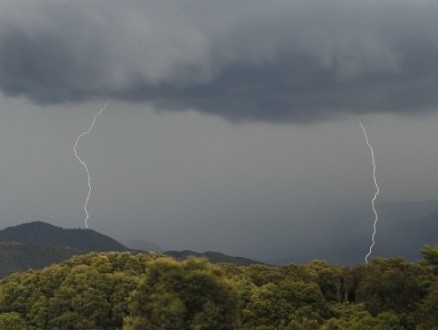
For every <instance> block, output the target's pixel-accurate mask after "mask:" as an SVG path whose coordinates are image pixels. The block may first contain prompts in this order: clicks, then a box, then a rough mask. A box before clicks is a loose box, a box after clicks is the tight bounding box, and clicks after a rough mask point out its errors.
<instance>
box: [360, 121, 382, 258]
mask: <svg viewBox="0 0 438 330" xmlns="http://www.w3.org/2000/svg"><path fill="white" fill-rule="evenodd" d="M359 124H360V127H361V128H362V132H363V135H364V136H365V142H366V144H367V146H368V148H369V149H370V152H371V160H372V162H373V180H374V186H375V187H376V192H375V193H374V196H373V198H372V199H371V208H372V209H373V212H374V223H373V234H372V236H371V245H370V250H369V251H368V253H367V255H366V256H365V263H366V264H368V258H369V256H370V255H371V253H372V252H373V247H374V245H375V244H376V240H375V236H376V231H377V221H378V220H379V215H378V214H377V210H376V205H375V202H376V199H377V196H378V195H379V193H380V188H379V185H378V184H377V179H376V159H375V157H374V150H373V147H372V146H371V144H370V142H369V140H368V134H367V131H366V130H365V127H364V126H363V124H362V122H361V121H359Z"/></svg>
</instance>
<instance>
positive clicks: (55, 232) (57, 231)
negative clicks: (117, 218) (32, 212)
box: [0, 221, 129, 252]
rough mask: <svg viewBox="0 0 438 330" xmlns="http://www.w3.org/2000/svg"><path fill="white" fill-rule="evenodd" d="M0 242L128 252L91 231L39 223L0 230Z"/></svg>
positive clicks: (105, 237)
mask: <svg viewBox="0 0 438 330" xmlns="http://www.w3.org/2000/svg"><path fill="white" fill-rule="evenodd" d="M0 241H19V242H27V243H37V244H54V245H62V246H68V247H70V248H73V249H78V250H81V251H84V252H91V251H97V252H101V251H102V252H103V251H128V250H129V249H128V248H127V247H125V246H124V245H122V244H121V243H119V242H117V241H116V240H114V239H112V238H111V237H109V236H106V235H103V234H100V233H98V232H96V231H94V230H91V229H63V228H61V227H57V226H53V225H51V224H48V223H45V222H41V221H35V222H30V223H24V224H21V225H18V226H14V227H8V228H6V229H4V230H1V231H0Z"/></svg>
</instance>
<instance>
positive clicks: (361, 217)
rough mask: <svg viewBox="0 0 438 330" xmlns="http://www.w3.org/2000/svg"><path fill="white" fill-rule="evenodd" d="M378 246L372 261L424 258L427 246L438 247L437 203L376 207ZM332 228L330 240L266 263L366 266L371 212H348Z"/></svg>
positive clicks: (304, 247)
mask: <svg viewBox="0 0 438 330" xmlns="http://www.w3.org/2000/svg"><path fill="white" fill-rule="evenodd" d="M377 206H378V211H379V221H378V223H377V234H376V237H375V239H376V245H375V247H374V249H373V253H372V255H371V259H372V258H373V257H376V256H381V257H394V256H401V257H404V258H405V259H407V260H408V261H417V260H419V259H420V258H421V253H420V251H419V250H420V248H421V247H422V246H424V245H425V244H431V245H435V244H438V202H436V201H429V202H418V203H414V202H405V203H403V202H397V203H395V202H393V203H382V205H377ZM348 214H349V215H348V216H347V213H346V216H345V217H343V218H342V219H340V220H339V223H338V225H335V226H333V231H332V232H331V233H327V236H329V235H331V240H326V241H323V242H313V243H312V244H309V245H307V246H296V247H295V248H290V249H289V251H288V252H286V249H284V250H283V251H282V252H281V253H282V254H281V255H279V254H277V257H274V258H264V259H263V260H264V261H266V262H268V263H272V264H275V265H281V264H285V263H290V262H294V263H306V262H308V261H310V260H312V259H325V260H327V261H329V262H332V263H339V264H344V265H353V264H357V263H361V262H364V257H365V254H366V253H367V252H368V249H369V246H370V243H371V233H372V221H373V215H372V214H371V211H370V209H368V211H367V209H363V210H362V209H360V210H357V212H356V213H354V212H351V211H350V212H348Z"/></svg>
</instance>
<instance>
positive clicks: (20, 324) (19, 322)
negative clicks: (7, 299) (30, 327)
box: [0, 313, 27, 330]
mask: <svg viewBox="0 0 438 330" xmlns="http://www.w3.org/2000/svg"><path fill="white" fill-rule="evenodd" d="M0 329H5V330H6V329H7V330H26V329H27V326H26V322H25V321H24V320H23V319H22V318H21V316H20V314H18V313H1V314H0Z"/></svg>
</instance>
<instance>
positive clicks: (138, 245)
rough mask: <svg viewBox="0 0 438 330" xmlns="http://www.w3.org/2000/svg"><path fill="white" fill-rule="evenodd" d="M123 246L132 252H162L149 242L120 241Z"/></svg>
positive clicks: (138, 240)
mask: <svg viewBox="0 0 438 330" xmlns="http://www.w3.org/2000/svg"><path fill="white" fill-rule="evenodd" d="M121 242H122V243H123V244H124V245H125V246H127V247H128V248H130V249H133V250H140V251H154V252H162V251H164V250H163V249H162V248H161V247H160V246H158V245H157V244H154V243H151V242H149V241H146V240H143V239H130V240H122V241H121Z"/></svg>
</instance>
